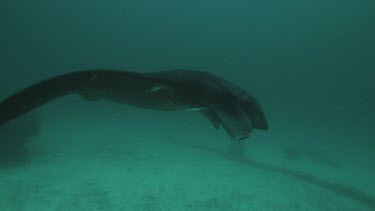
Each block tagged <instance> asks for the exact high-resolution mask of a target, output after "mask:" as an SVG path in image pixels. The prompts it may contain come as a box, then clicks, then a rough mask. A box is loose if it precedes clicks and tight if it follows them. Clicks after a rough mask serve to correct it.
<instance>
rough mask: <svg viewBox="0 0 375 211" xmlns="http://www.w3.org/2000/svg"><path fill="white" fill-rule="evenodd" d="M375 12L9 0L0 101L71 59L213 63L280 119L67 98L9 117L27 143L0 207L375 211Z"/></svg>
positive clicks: (3, 24)
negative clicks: (218, 117)
mask: <svg viewBox="0 0 375 211" xmlns="http://www.w3.org/2000/svg"><path fill="white" fill-rule="evenodd" d="M374 21H375V2H374V1H372V0H362V1H352V0H350V1H349V0H341V1H333V0H325V1H323V0H318V1H316V0H315V1H312V0H305V1H297V0H288V1H276V0H270V1H238V0H235V1H223V0H216V1H210V0H202V1H197V0H192V1H176V0H174V1H172V0H161V1H151V0H149V1H146V0H137V1H119V0H113V1H93V0H91V1H87V0H82V1H77V0H75V1H73V0H65V1H36V0H30V1H14V0H1V1H0V99H4V98H5V97H7V96H9V95H11V94H13V93H14V92H16V91H18V90H19V89H21V88H24V87H26V86H27V85H30V84H31V83H33V82H37V81H40V80H42V79H45V78H48V77H50V76H54V75H56V74H61V73H65V72H70V71H73V70H81V69H90V68H113V69H124V70H133V71H138V72H151V71H158V70H165V69H177V68H184V69H193V70H204V71H207V72H210V73H213V74H215V75H219V76H220V77H222V78H225V79H226V80H229V81H231V82H233V83H234V84H236V85H238V86H240V87H242V88H243V89H245V90H246V91H248V92H249V93H251V94H252V95H253V96H255V97H256V98H257V99H258V100H259V102H260V103H261V105H262V107H263V108H264V111H265V114H266V116H267V119H268V122H269V125H270V129H269V131H266V132H264V131H255V133H254V134H253V135H252V137H251V138H250V139H246V140H243V141H241V142H234V141H232V140H231V139H230V137H229V136H228V135H227V134H226V133H225V131H224V130H223V129H222V128H221V129H220V130H215V129H213V128H212V126H211V125H210V123H209V122H208V121H207V120H206V119H205V118H203V117H202V116H200V115H198V114H196V113H194V112H161V111H152V110H144V109H140V108H134V107H129V106H124V105H119V104H116V103H109V102H105V101H99V102H86V101H83V100H80V99H79V97H77V96H69V97H64V98H61V99H58V100H56V101H54V102H51V103H49V104H47V105H46V106H43V107H42V108H40V109H37V110H36V111H33V112H32V113H31V114H29V115H26V116H24V117H21V118H19V119H17V120H15V121H13V122H11V123H10V124H8V125H5V126H3V127H1V128H0V141H1V139H2V140H5V139H6V140H14V141H15V142H16V141H23V142H25V148H22V149H19V150H16V151H14V152H9V151H8V153H7V154H6V155H4V153H3V155H0V159H3V160H4V161H3V162H1V164H2V165H1V166H0V210H4V211H8V210H9V211H13V210H22V211H23V210H27V211H28V210H37V211H43V210H64V211H65V210H173V211H175V210H229V211H230V210H266V211H268V210H288V211H293V210H323V211H325V210H345V211H349V210H352V211H359V210H374V209H375V182H374V179H373V178H374V177H375V165H374V162H375V154H374V151H375V133H374V129H375V128H374V125H375V110H374V107H375V99H374V90H375V84H374V79H375V24H374ZM2 151H3V152H4V151H6V150H2ZM11 161H12V162H11ZM13 161H14V162H13Z"/></svg>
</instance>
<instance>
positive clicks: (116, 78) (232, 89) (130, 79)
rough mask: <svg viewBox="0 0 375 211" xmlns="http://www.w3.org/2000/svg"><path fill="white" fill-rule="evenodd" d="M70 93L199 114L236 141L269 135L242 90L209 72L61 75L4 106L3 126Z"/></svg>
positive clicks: (0, 121)
mask: <svg viewBox="0 0 375 211" xmlns="http://www.w3.org/2000/svg"><path fill="white" fill-rule="evenodd" d="M68 94H79V95H81V96H82V97H84V98H85V99H87V100H98V99H107V100H112V101H116V102H121V103H126V104H129V105H134V106H139V107H143V108H149V109H158V110H195V111H198V112H200V113H201V114H202V115H204V116H206V117H207V118H208V119H209V120H210V121H211V122H212V124H213V125H214V127H215V128H218V127H219V126H220V125H223V127H224V129H225V130H226V131H227V133H228V134H229V135H230V136H231V137H232V138H233V139H234V140H241V139H244V138H247V137H249V135H250V133H251V132H252V130H253V128H255V129H262V130H267V129H268V125H267V121H266V118H265V116H264V114H263V111H262V109H261V108H260V106H259V104H258V102H257V101H256V100H255V98H253V97H252V96H250V95H249V94H248V93H246V92H245V91H244V90H242V89H241V88H239V87H237V86H235V85H233V84H231V83H230V82H228V81H225V80H224V79H221V78H219V77H217V76H214V75H211V74H209V73H205V72H200V71H192V70H171V71H163V72H153V73H145V74H142V73H136V72H129V71H115V70H86V71H77V72H72V73H67V74H63V75H60V76H56V77H53V78H49V79H47V80H44V81H41V82H39V83H36V84H34V85H31V86H29V87H27V88H25V89H23V90H21V91H20V92H18V93H16V94H14V95H12V96H10V97H8V98H6V99H5V100H3V101H2V102H1V103H0V126H1V125H3V124H5V123H7V122H9V121H10V120H12V119H14V118H16V117H18V116H20V115H23V114H25V113H27V112H28V111H30V110H32V109H34V108H36V107H38V106H40V105H42V104H44V103H47V102H48V101H50V100H52V99H55V98H57V97H60V96H64V95H68Z"/></svg>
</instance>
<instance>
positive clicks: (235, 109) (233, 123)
mask: <svg viewBox="0 0 375 211" xmlns="http://www.w3.org/2000/svg"><path fill="white" fill-rule="evenodd" d="M214 111H215V114H216V115H217V116H218V118H219V119H220V121H221V123H222V124H223V127H224V129H225V131H226V132H227V133H228V134H229V135H230V136H231V137H232V138H233V139H234V140H242V139H245V138H248V137H249V136H250V134H251V132H252V130H253V126H252V124H251V122H250V121H249V119H248V117H247V115H246V113H245V112H243V111H242V109H241V108H240V107H239V106H223V105H221V106H218V107H216V108H215V109H214Z"/></svg>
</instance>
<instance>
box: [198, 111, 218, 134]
mask: <svg viewBox="0 0 375 211" xmlns="http://www.w3.org/2000/svg"><path fill="white" fill-rule="evenodd" d="M199 112H200V113H201V114H202V115H203V116H205V117H207V118H208V119H209V120H210V122H211V123H212V125H213V126H214V128H215V129H219V127H220V125H221V120H220V118H219V117H218V116H217V115H216V114H215V112H213V111H212V110H210V109H202V110H200V111H199Z"/></svg>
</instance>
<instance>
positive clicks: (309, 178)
mask: <svg viewBox="0 0 375 211" xmlns="http://www.w3.org/2000/svg"><path fill="white" fill-rule="evenodd" d="M174 143H176V142H174ZM180 143H181V142H180ZM176 144H179V143H176ZM181 144H183V145H184V146H187V147H190V148H195V149H198V150H203V151H206V152H210V153H213V154H216V155H217V156H220V157H223V158H226V159H229V160H231V161H233V162H238V163H241V164H244V165H247V166H250V167H252V168H257V169H261V170H264V171H268V172H272V173H277V174H281V175H285V176H288V177H292V178H294V179H297V180H299V181H302V182H306V183H309V184H312V185H315V186H317V187H320V188H324V189H327V190H329V191H332V192H334V193H336V194H339V195H341V196H344V197H347V198H350V199H353V200H355V201H358V202H361V203H363V204H366V205H368V206H369V207H370V208H375V198H374V197H372V196H370V195H368V194H366V193H365V192H363V191H361V190H359V189H356V188H353V187H350V186H346V185H343V184H339V183H333V182H329V181H326V180H323V179H319V178H317V177H315V176H313V175H311V174H309V173H305V172H302V171H296V170H291V169H286V168H283V167H279V166H275V165H270V164H265V163H262V162H259V161H257V160H254V159H251V158H247V157H244V156H242V155H243V151H244V146H243V144H242V143H241V142H234V143H233V144H231V145H230V146H229V148H228V149H227V150H226V151H222V150H218V149H213V148H209V147H207V146H204V145H196V144H190V143H181Z"/></svg>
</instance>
